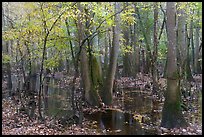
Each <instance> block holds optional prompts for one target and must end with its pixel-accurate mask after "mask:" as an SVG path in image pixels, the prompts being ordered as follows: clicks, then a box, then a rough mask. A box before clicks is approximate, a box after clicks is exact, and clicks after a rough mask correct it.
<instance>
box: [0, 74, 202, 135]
mask: <svg viewBox="0 0 204 137" xmlns="http://www.w3.org/2000/svg"><path fill="white" fill-rule="evenodd" d="M194 78H195V82H191V89H194V88H196V89H198V88H199V90H201V89H202V75H197V76H194ZM4 84H5V83H2V89H3V90H4V89H5V87H3V86H5V85H4ZM117 85H120V86H118V87H119V88H136V89H138V88H139V89H141V90H142V89H149V91H151V88H152V86H151V80H150V77H148V76H138V78H137V80H136V79H133V78H127V77H126V78H121V79H119V80H117ZM159 85H160V89H161V90H165V85H166V80H165V79H160V81H159ZM3 92H4V91H3ZM197 92H202V91H195V90H192V92H191V96H190V97H187V98H185V99H184V102H187V104H186V105H187V106H190V107H188V108H189V109H187V110H184V116H185V118H186V120H187V121H188V123H189V126H188V127H186V128H174V129H167V128H163V127H159V125H157V126H154V127H151V126H150V127H149V128H155V129H156V130H157V133H156V134H158V135H202V122H200V121H202V112H199V113H198V111H199V107H202V106H200V105H198V103H199V101H198V98H197V94H198V93H197ZM161 93H162V92H161ZM161 100H162V101H163V100H164V99H163V95H162V99H161ZM191 102H196V103H197V104H196V103H191ZM201 102H202V98H201ZM19 107H20V104H19V103H18V102H16V101H15V100H13V99H11V98H10V97H9V98H3V97H2V134H3V135H100V134H104V133H103V132H101V131H99V130H98V128H97V126H96V124H95V123H94V121H89V120H87V119H85V118H84V120H83V123H82V124H81V125H77V124H72V125H70V126H65V127H64V126H63V125H61V124H60V122H59V121H58V120H55V119H51V118H49V117H46V118H45V121H44V122H43V123H42V122H40V121H39V120H37V119H35V120H34V119H29V117H28V116H27V115H26V114H23V113H20V112H19ZM201 111H202V110H201ZM36 113H37V111H36ZM198 115H199V116H198ZM199 117H201V119H200V118H199ZM192 121H193V122H192Z"/></svg>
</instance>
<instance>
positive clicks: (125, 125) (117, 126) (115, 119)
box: [85, 110, 145, 135]
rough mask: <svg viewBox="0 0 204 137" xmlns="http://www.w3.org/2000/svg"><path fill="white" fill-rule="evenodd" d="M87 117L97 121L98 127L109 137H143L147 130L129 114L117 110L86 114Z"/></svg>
mask: <svg viewBox="0 0 204 137" xmlns="http://www.w3.org/2000/svg"><path fill="white" fill-rule="evenodd" d="M85 117H86V118H88V119H91V120H94V121H97V126H98V128H99V129H101V130H102V132H103V133H106V134H108V135H142V134H145V130H144V129H142V127H141V125H140V123H139V122H138V121H137V120H135V119H134V118H133V115H131V114H129V113H123V112H120V111H117V110H106V111H105V112H96V113H92V114H86V113H85Z"/></svg>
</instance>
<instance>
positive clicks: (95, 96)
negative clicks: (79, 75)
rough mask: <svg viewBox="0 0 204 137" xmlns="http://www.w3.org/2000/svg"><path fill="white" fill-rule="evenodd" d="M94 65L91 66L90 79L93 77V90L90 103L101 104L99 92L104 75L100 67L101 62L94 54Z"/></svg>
mask: <svg viewBox="0 0 204 137" xmlns="http://www.w3.org/2000/svg"><path fill="white" fill-rule="evenodd" d="M91 63H92V65H91V66H90V67H91V69H89V70H90V73H89V74H90V79H91V90H90V94H89V97H90V100H89V102H90V104H91V105H94V106H99V105H100V96H99V92H100V90H101V86H102V76H101V70H100V67H99V63H98V61H97V59H96V57H94V56H92V61H91Z"/></svg>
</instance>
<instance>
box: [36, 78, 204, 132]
mask: <svg viewBox="0 0 204 137" xmlns="http://www.w3.org/2000/svg"><path fill="white" fill-rule="evenodd" d="M37 81H38V82H39V80H38V78H37ZM38 82H36V88H37V89H38V88H39V83H38ZM47 84H48V95H47V96H46V99H47V101H46V102H47V103H46V104H45V103H44V104H43V108H44V110H45V111H44V115H47V116H50V117H57V118H60V117H63V116H67V115H68V116H69V115H72V108H71V90H70V88H69V87H62V86H60V85H61V81H60V79H54V78H50V80H49V82H48V83H47ZM123 92H124V94H123V95H124V96H123V97H117V98H114V101H113V106H117V107H119V108H120V109H106V110H104V111H98V112H94V113H91V114H89V113H86V112H85V113H84V117H85V118H86V119H88V120H90V121H95V122H96V126H97V127H96V128H97V129H98V131H100V132H101V133H103V134H107V135H122V134H123V135H124V134H125V135H154V134H157V131H156V130H155V129H153V128H151V127H150V128H144V127H145V125H151V126H152V127H153V126H158V125H159V123H160V121H161V109H162V105H163V104H162V103H160V102H158V101H155V99H153V98H152V97H151V94H148V93H144V91H137V90H133V91H130V90H124V91H123ZM200 100H202V94H201V99H200V98H199V102H200ZM199 104H201V106H202V103H199ZM45 106H46V107H45ZM201 108H202V107H201ZM201 112H202V109H201ZM199 119H200V120H201V121H202V115H201V116H199ZM191 121H193V120H191Z"/></svg>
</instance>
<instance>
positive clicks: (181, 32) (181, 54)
mask: <svg viewBox="0 0 204 137" xmlns="http://www.w3.org/2000/svg"><path fill="white" fill-rule="evenodd" d="M182 4H183V3H181V2H179V3H178V6H179V7H180V6H181V5H182ZM185 22H186V21H185V11H184V9H183V8H181V9H179V10H178V33H177V34H178V37H177V38H178V39H177V47H178V62H179V70H180V74H181V76H183V74H184V73H185V68H186V67H185V65H186V57H187V52H186V51H187V44H186V29H185Z"/></svg>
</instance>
